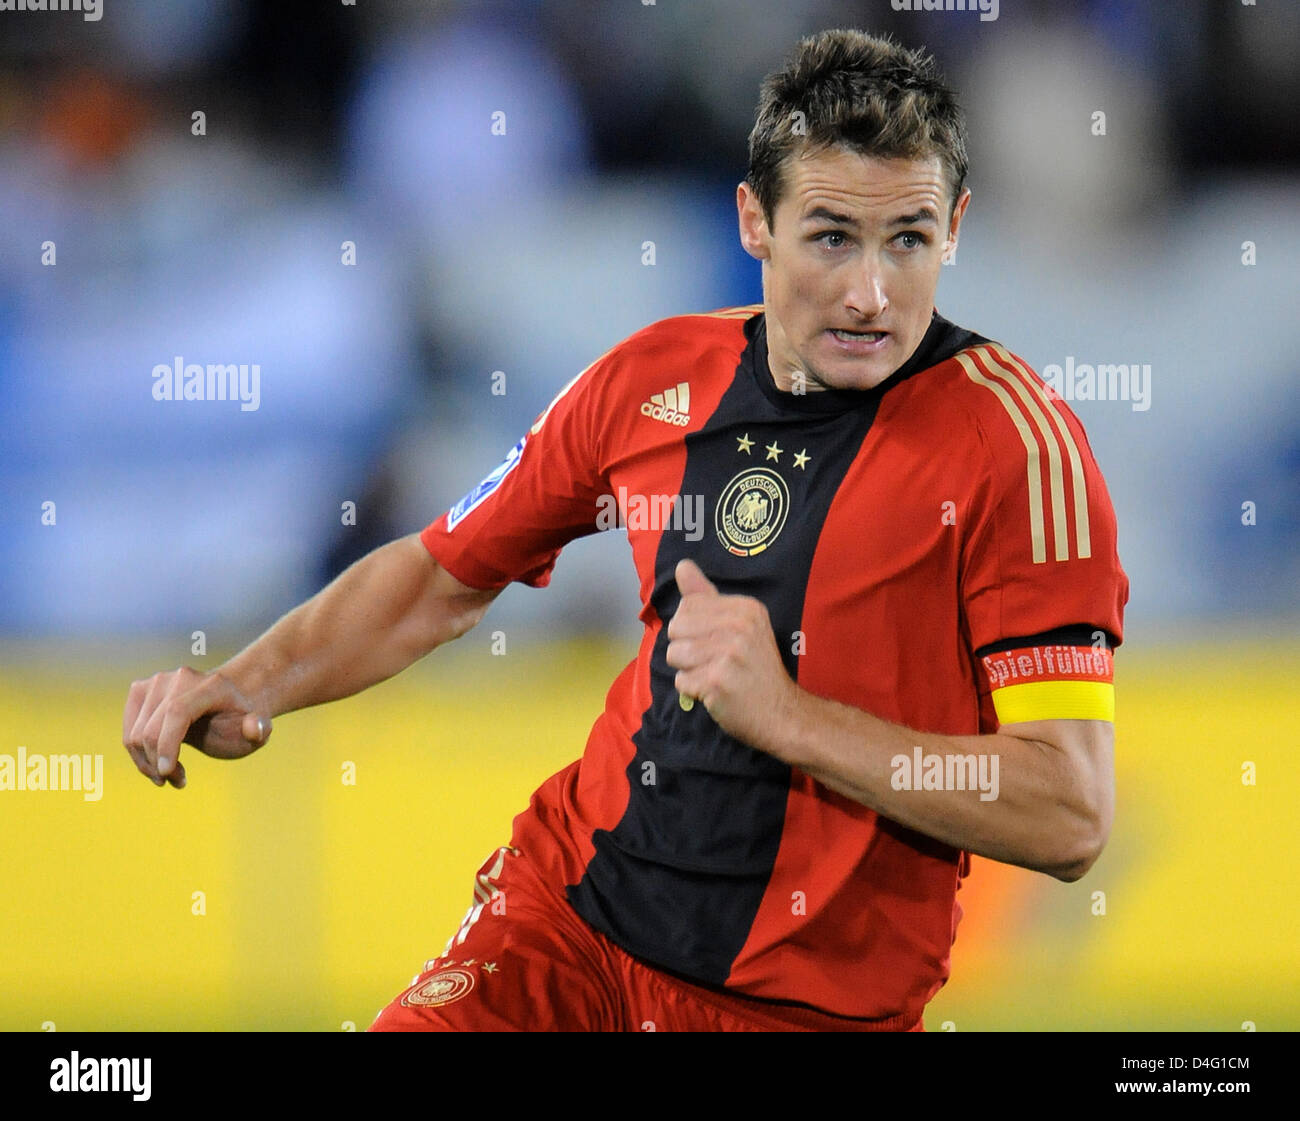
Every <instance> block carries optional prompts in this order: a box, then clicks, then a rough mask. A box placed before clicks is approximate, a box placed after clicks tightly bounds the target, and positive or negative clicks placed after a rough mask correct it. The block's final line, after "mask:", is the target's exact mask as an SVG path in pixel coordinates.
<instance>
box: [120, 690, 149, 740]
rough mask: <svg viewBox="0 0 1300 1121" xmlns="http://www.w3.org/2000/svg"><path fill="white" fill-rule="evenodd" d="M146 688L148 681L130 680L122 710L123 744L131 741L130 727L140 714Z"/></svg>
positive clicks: (132, 726)
mask: <svg viewBox="0 0 1300 1121" xmlns="http://www.w3.org/2000/svg"><path fill="white" fill-rule="evenodd" d="M148 689H149V686H148V682H145V681H132V682H131V688H130V689H128V690H127V693H126V707H125V708H124V709H123V710H122V743H123V744H129V743H130V741H131V729H132V728H134V727H135V722H136V720H137V719H138V717H139V716H140V709H141V708H143V707H144V698H145V694H146V693H147V692H148Z"/></svg>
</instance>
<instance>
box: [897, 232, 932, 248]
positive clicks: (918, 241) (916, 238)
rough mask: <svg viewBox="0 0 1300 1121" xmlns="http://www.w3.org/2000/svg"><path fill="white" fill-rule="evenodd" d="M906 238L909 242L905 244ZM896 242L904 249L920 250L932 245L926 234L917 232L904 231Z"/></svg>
mask: <svg viewBox="0 0 1300 1121" xmlns="http://www.w3.org/2000/svg"><path fill="white" fill-rule="evenodd" d="M904 238H907V239H908V240H907V241H906V242H904V241H903V239H904ZM894 240H895V241H897V242H899V243H900V244H901V245H902V247H903V248H904V249H920V248H921V246H923V245H928V244H929V243H930V239H929V238H927V237H926V236H925V235H924V234H919V233H917V232H916V231H915V230H904V231H903V232H902V233H901V234H899V235H898V236H897V237H895V238H894Z"/></svg>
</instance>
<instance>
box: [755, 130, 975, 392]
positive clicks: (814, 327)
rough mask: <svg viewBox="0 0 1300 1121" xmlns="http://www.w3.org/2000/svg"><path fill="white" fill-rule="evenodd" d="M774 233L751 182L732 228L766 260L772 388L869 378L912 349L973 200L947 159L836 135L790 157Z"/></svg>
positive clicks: (856, 384) (877, 377)
mask: <svg viewBox="0 0 1300 1121" xmlns="http://www.w3.org/2000/svg"><path fill="white" fill-rule="evenodd" d="M784 173H785V174H784V180H785V186H784V193H783V194H782V197H781V201H780V202H779V203H778V204H777V207H776V213H775V215H774V216H773V226H774V227H775V231H776V232H775V233H774V232H773V231H772V229H771V228H769V226H768V224H767V221H766V219H765V218H764V217H763V209H762V207H761V206H760V205H759V202H758V197H757V196H756V195H755V194H754V193H753V191H752V190H751V189H750V187H749V185H748V184H747V183H741V184H740V187H739V188H738V189H737V192H736V205H737V208H738V209H739V212H740V240H741V244H742V245H744V247H745V249H746V251H747V252H748V253H749V254H750V256H752V257H756V258H758V259H759V260H760V261H762V262H763V304H764V307H765V309H766V313H767V340H768V362H769V364H770V366H771V368H772V376H773V378H774V379H775V381H776V385H777V387H778V388H780V389H783V390H786V391H794V392H800V391H805V392H813V391H816V390H820V389H870V388H872V387H873V386H876V385H879V384H880V383H881V382H882V381H884V380H885V378H887V377H889V375H890V374H892V373H893V372H894V371H895V370H897V369H898V368H899V367H900V366H902V365H903V363H904V362H906V361H907V360H908V358H910V357H911V356H912V352H913V351H915V350H916V348H917V346H918V345H919V344H920V342H921V339H922V337H923V336H924V335H925V332H926V330H927V329H928V328H929V326H930V313H931V310H932V309H933V307H934V293H935V289H936V288H937V287H938V284H939V270H940V268H941V267H942V263H943V258H944V256H945V255H947V254H950V253H952V252H954V251H955V250H956V248H957V229H958V226H959V225H960V224H961V218H962V215H963V214H964V213H965V212H966V206H967V204H968V203H969V202H970V191H968V190H963V191H962V193H961V196H960V198H959V199H958V200H957V204H956V206H954V207H952V208H951V211H952V212H951V215H950V214H949V209H950V205H949V200H950V198H951V194H950V190H949V185H948V182H947V178H946V176H945V174H944V169H943V164H942V163H941V162H940V160H939V158H938V157H937V156H935V157H931V158H928V159H923V160H900V159H877V158H875V157H870V156H860V155H858V154H857V153H856V152H853V151H851V150H849V149H847V148H844V147H834V148H830V149H826V150H824V151H821V152H818V153H817V154H816V155H812V156H808V157H806V158H802V157H799V156H792V157H789V158H787V160H786V164H785V169H784Z"/></svg>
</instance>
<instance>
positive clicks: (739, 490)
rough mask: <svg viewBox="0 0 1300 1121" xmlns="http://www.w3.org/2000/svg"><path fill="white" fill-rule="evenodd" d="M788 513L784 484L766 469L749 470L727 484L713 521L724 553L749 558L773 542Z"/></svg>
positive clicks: (754, 468) (788, 489)
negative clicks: (725, 551) (724, 550)
mask: <svg viewBox="0 0 1300 1121" xmlns="http://www.w3.org/2000/svg"><path fill="white" fill-rule="evenodd" d="M789 512H790V488H789V487H788V486H786V484H785V480H784V479H783V478H781V476H780V475H778V474H777V473H776V472H775V471H772V470H769V469H768V468H766V467H749V468H746V469H745V470H744V471H741V472H740V474H738V475H737V476H736V477H735V478H733V479H732V480H731V482H729V483H728V484H727V486H726V489H724V490H723V492H722V497H721V498H719V499H718V506H717V509H716V510H715V511H714V514H713V520H714V525H715V526H716V528H717V531H718V540H719V541H721V542H722V546H723V548H724V549H726V550H727V552H729V553H734V554H735V555H736V556H738V557H752V556H754V555H756V554H758V553H761V552H762V551H763V550H764V549H766V548H767V547H768V546H769V545H771V544H772V542H773V541H775V540H776V538H777V535H778V534H780V532H781V529H782V527H783V526H784V525H785V519H786V515H787V514H789Z"/></svg>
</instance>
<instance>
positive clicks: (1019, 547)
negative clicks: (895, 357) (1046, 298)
mask: <svg viewBox="0 0 1300 1121" xmlns="http://www.w3.org/2000/svg"><path fill="white" fill-rule="evenodd" d="M962 357H963V359H964V361H963V362H962V365H963V367H964V368H965V369H966V373H967V375H968V376H969V377H970V380H971V381H972V382H974V383H975V384H976V385H978V386H980V388H981V389H982V390H984V391H985V392H986V393H987V397H982V398H979V400H980V401H981V403H982V406H983V407H982V408H981V409H980V411H979V414H978V429H979V433H980V438H981V442H982V445H983V447H982V456H983V460H984V463H983V468H982V472H981V476H980V479H979V482H978V483H977V486H976V498H975V500H974V502H973V504H972V507H973V508H972V518H971V523H970V527H969V533H968V534H966V535H964V537H963V542H962V558H961V566H962V574H961V586H960V595H961V603H962V611H963V614H964V617H965V621H966V625H967V628H968V631H969V641H970V646H971V649H972V651H973V653H974V655H975V658H976V661H977V663H978V675H979V677H980V680H981V684H982V689H983V690H984V691H987V692H989V693H991V695H992V701H993V707H994V709H995V711H996V714H997V718H998V721H999V722H1000V723H1003V724H1007V723H1016V722H1020V721H1026V720H1047V719H1108V720H1109V719H1113V714H1114V691H1113V649H1114V647H1115V646H1117V645H1118V644H1119V643H1120V642H1121V641H1122V640H1123V612H1124V606H1125V604H1126V603H1127V601H1128V591H1129V586H1128V578H1127V576H1126V575H1125V574H1124V570H1123V568H1122V567H1121V565H1120V561H1119V554H1118V550H1117V542H1116V525H1115V513H1114V509H1113V507H1112V506H1111V501H1110V495H1109V493H1108V491H1107V489H1106V484H1105V481H1104V479H1103V478H1102V475H1101V471H1100V470H1099V469H1098V467H1097V463H1096V460H1095V459H1094V457H1093V454H1092V449H1091V447H1090V446H1089V445H1088V440H1087V436H1086V435H1085V433H1084V430H1083V426H1082V425H1081V424H1080V423H1079V420H1078V418H1077V417H1075V416H1074V414H1073V413H1072V412H1071V411H1070V410H1069V408H1068V407H1067V406H1066V405H1065V404H1064V403H1063V402H1062V401H1060V400H1059V398H1057V397H1055V396H1054V395H1053V394H1052V393H1051V391H1050V390H1049V389H1048V388H1047V386H1046V385H1044V383H1043V382H1042V381H1041V379H1039V378H1038V376H1037V375H1036V374H1034V373H1033V371H1031V370H1030V369H1029V368H1028V366H1026V365H1025V364H1024V363H1023V362H1022V361H1021V360H1020V359H1018V358H1016V357H1015V356H1014V355H1012V354H1010V353H1009V352H1008V351H1006V350H1005V349H1004V348H1002V347H1000V346H997V345H996V344H993V345H991V346H988V347H980V348H978V349H977V350H976V351H974V352H973V353H971V354H969V355H963V356H962Z"/></svg>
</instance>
